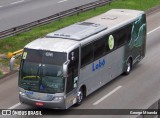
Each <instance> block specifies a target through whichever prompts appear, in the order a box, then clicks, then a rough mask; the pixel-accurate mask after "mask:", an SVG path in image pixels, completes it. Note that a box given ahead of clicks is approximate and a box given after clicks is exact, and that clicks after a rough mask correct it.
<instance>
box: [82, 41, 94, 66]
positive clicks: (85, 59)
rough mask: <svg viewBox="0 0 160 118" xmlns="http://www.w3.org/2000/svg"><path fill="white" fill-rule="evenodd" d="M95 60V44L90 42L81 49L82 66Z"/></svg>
mask: <svg viewBox="0 0 160 118" xmlns="http://www.w3.org/2000/svg"><path fill="white" fill-rule="evenodd" d="M92 61H93V44H92V43H90V44H88V45H86V46H83V47H82V50H81V67H84V66H86V65H87V64H89V63H91V62H92Z"/></svg>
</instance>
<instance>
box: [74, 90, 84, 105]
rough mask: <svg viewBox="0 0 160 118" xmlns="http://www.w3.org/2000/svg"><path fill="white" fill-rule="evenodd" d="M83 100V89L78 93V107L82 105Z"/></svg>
mask: <svg viewBox="0 0 160 118" xmlns="http://www.w3.org/2000/svg"><path fill="white" fill-rule="evenodd" d="M83 98H84V93H83V90H82V88H81V89H79V91H78V95H77V103H76V106H79V105H81V104H82V101H83Z"/></svg>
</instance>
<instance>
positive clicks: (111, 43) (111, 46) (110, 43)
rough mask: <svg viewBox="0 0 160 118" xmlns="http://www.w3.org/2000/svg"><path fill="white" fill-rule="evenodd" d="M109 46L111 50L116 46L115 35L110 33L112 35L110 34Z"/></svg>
mask: <svg viewBox="0 0 160 118" xmlns="http://www.w3.org/2000/svg"><path fill="white" fill-rule="evenodd" d="M108 46H109V49H110V50H112V49H113V48H114V37H113V35H110V36H109V39H108Z"/></svg>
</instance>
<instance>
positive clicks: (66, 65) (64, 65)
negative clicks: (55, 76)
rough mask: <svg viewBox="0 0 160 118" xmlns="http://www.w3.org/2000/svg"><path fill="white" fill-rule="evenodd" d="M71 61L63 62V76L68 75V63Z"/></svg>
mask: <svg viewBox="0 0 160 118" xmlns="http://www.w3.org/2000/svg"><path fill="white" fill-rule="evenodd" d="M69 63H70V61H66V62H65V63H64V64H63V76H64V77H68V65H69Z"/></svg>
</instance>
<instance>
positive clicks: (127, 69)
mask: <svg viewBox="0 0 160 118" xmlns="http://www.w3.org/2000/svg"><path fill="white" fill-rule="evenodd" d="M131 70H132V61H131V59H130V58H129V59H128V61H127V63H126V67H125V71H124V74H125V75H128V74H129V73H130V72H131Z"/></svg>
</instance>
